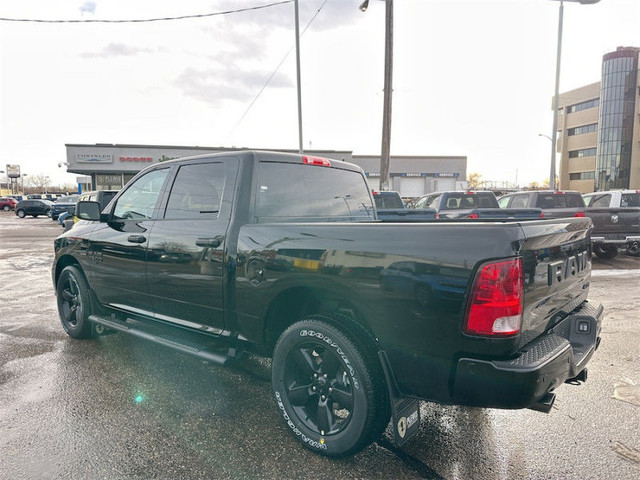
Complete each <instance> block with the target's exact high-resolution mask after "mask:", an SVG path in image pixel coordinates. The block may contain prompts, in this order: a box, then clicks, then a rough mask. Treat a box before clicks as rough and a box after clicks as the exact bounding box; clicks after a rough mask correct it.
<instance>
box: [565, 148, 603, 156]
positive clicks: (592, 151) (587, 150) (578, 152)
mask: <svg viewBox="0 0 640 480" xmlns="http://www.w3.org/2000/svg"><path fill="white" fill-rule="evenodd" d="M596 151H597V150H596V148H595V147H594V148H583V149H582V150H571V151H569V158H582V157H593V156H594V155H595V154H596Z"/></svg>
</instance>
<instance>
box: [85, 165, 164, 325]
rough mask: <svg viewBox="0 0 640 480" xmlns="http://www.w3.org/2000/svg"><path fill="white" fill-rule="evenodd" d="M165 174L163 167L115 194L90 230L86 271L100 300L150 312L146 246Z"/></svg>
mask: <svg viewBox="0 0 640 480" xmlns="http://www.w3.org/2000/svg"><path fill="white" fill-rule="evenodd" d="M168 174H169V168H162V169H157V170H152V171H150V172H148V173H146V174H144V175H142V176H141V177H139V178H138V179H137V180H136V181H135V182H134V183H133V184H131V185H130V186H129V187H128V188H127V190H125V191H124V192H123V193H122V195H121V196H120V197H119V198H118V200H117V201H116V204H115V205H114V206H113V209H112V210H111V213H110V217H109V221H108V222H106V223H100V224H99V225H97V226H96V228H95V230H94V231H93V232H92V234H91V237H90V243H89V249H88V251H87V257H88V260H89V261H90V262H92V263H93V264H94V267H93V268H91V269H87V273H88V274H89V280H90V282H91V284H92V286H93V290H94V291H95V293H96V295H97V296H98V299H99V300H100V303H103V304H106V305H110V306H112V307H115V308H118V309H121V310H126V311H130V312H138V313H143V314H149V311H150V310H151V304H150V302H149V295H148V291H147V282H146V275H145V255H146V246H147V242H148V240H149V232H150V231H151V227H152V226H153V223H154V219H155V218H156V217H157V215H158V212H157V206H158V204H159V203H160V198H161V196H162V193H163V192H164V189H165V188H164V185H165V183H166V181H167V179H168Z"/></svg>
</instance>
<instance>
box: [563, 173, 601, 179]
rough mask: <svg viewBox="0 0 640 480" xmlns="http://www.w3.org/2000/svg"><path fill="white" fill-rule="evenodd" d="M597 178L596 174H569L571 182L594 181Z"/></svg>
mask: <svg viewBox="0 0 640 480" xmlns="http://www.w3.org/2000/svg"><path fill="white" fill-rule="evenodd" d="M595 178H596V172H579V173H570V174H569V180H594V179H595Z"/></svg>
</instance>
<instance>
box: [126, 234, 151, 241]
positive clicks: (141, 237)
mask: <svg viewBox="0 0 640 480" xmlns="http://www.w3.org/2000/svg"><path fill="white" fill-rule="evenodd" d="M127 241H129V242H131V243H144V242H146V241H147V239H146V237H145V236H144V235H129V236H128V237H127Z"/></svg>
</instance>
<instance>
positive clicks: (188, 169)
mask: <svg viewBox="0 0 640 480" xmlns="http://www.w3.org/2000/svg"><path fill="white" fill-rule="evenodd" d="M224 180H225V165H224V164H223V163H200V164H193V165H183V166H182V167H180V170H178V175H177V176H176V179H175V181H174V182H173V187H172V188H171V193H170V195H169V201H168V202H167V208H166V211H165V215H164V218H165V219H200V220H202V219H215V218H217V217H218V212H219V211H220V202H221V199H222V192H223V191H224Z"/></svg>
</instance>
